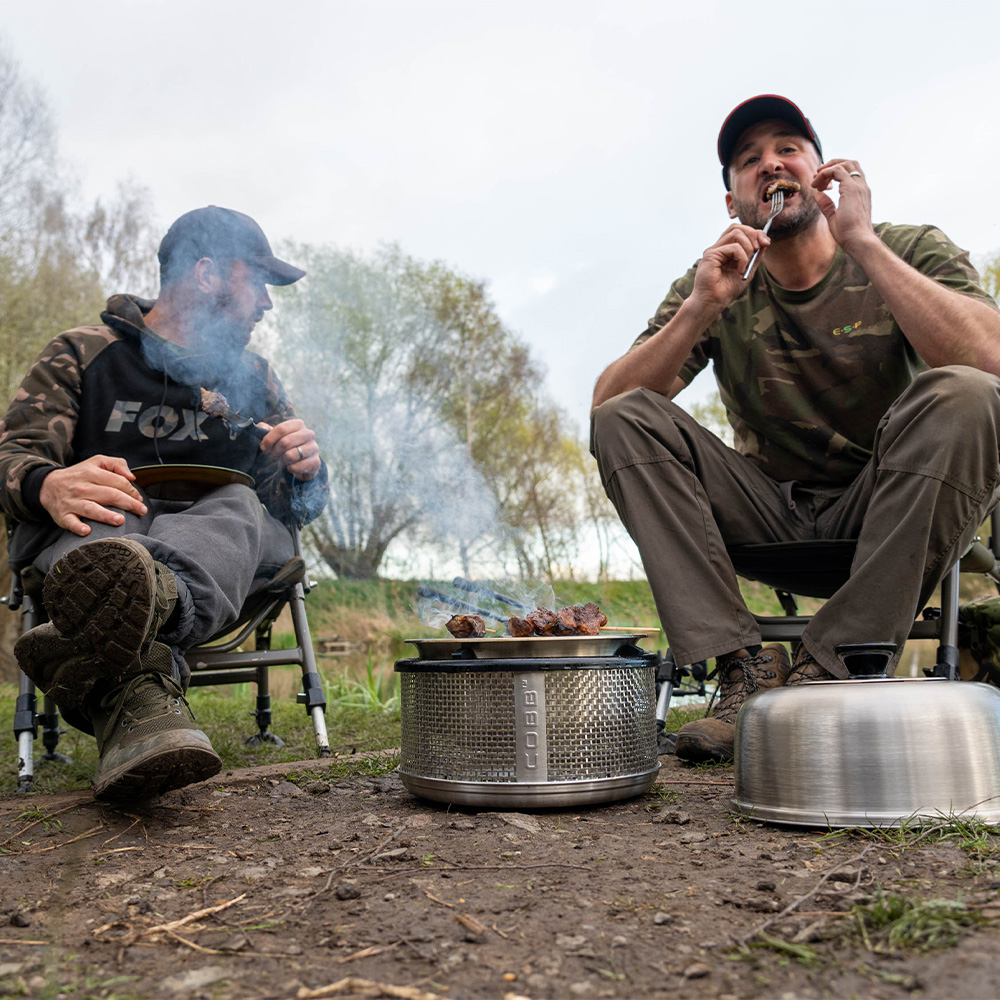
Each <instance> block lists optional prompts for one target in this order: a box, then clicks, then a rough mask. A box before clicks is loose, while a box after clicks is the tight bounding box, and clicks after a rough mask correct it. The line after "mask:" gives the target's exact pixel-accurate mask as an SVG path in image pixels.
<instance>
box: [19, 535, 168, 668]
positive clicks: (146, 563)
mask: <svg viewBox="0 0 1000 1000" xmlns="http://www.w3.org/2000/svg"><path fill="white" fill-rule="evenodd" d="M42 597H43V600H44V602H45V608H46V610H47V611H48V614H49V620H50V621H51V623H52V625H53V626H54V627H55V629H56V630H57V631H58V633H59V634H60V635H61V636H64V637H65V638H66V639H68V640H70V642H71V646H72V649H73V652H74V654H75V655H76V656H78V657H82V658H99V659H100V661H101V663H102V664H103V667H104V670H103V676H104V677H105V678H107V679H108V680H112V681H115V680H123V679H124V678H125V677H126V676H128V675H129V674H130V673H131V669H132V668H133V664H134V662H135V660H136V657H138V656H139V654H140V653H141V652H142V651H143V650H144V649H146V648H147V647H148V646H149V644H150V643H151V642H152V641H153V639H155V638H156V633H157V632H158V630H159V629H160V628H161V626H162V625H163V624H164V623H165V622H166V620H167V619H168V618H169V617H170V613H171V612H172V611H173V609H174V607H175V606H176V604H177V581H176V580H175V579H174V575H173V573H171V572H170V570H168V569H167V567H166V566H164V565H162V564H161V563H157V562H154V560H153V557H152V556H151V555H150V554H149V550H148V549H146V548H145V546H143V545H140V544H139V543H138V542H135V541H132V539H130V538H103V539H99V540H98V541H96V542H87V543H86V544H85V545H81V546H79V547H78V548H75V549H73V550H71V551H70V552H67V553H66V555H64V556H63V557H62V558H61V559H60V560H59V561H58V562H57V563H56V564H55V566H53V567H52V569H51V570H49V572H48V573H47V574H46V577H45V586H44V588H43V591H42ZM25 673H28V671H25ZM29 676H31V675H30V673H29Z"/></svg>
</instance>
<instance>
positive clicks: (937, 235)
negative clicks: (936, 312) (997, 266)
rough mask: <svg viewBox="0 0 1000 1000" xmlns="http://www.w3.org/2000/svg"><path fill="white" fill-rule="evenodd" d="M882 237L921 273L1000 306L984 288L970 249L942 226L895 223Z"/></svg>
mask: <svg viewBox="0 0 1000 1000" xmlns="http://www.w3.org/2000/svg"><path fill="white" fill-rule="evenodd" d="M882 238H883V240H884V242H885V243H886V244H887V245H888V246H889V248H890V249H891V250H893V251H895V253H897V254H898V255H899V256H900V257H902V259H903V260H905V261H906V262H907V263H908V264H909V265H910V266H911V267H914V268H916V269H917V270H918V271H919V272H920V273H921V274H925V275H926V276H927V277H928V278H933V279H934V280H935V281H938V282H940V283H941V284H942V285H946V286H947V287H948V288H952V289H954V290H955V291H956V292H961V294H963V295H969V296H971V297H972V298H975V299H980V300H981V301H983V302H986V303H988V304H989V305H990V306H992V308H994V309H1000V307H998V306H997V303H996V300H995V299H994V298H993V296H992V295H990V294H989V292H987V291H986V290H985V289H984V288H983V287H982V284H981V279H980V277H979V272H978V271H977V270H976V269H975V268H974V267H973V266H972V261H971V260H969V254H968V253H967V251H965V250H963V249H962V248H961V247H958V246H956V245H955V244H954V243H952V242H951V240H950V239H948V237H947V236H945V234H944V233H943V232H941V230H940V229H937V228H936V227H935V226H893V227H890V228H889V230H888V231H887V232H886V233H885V234H884V235H883V237H882ZM900 243H901V244H902V245H901V246H900V245H899V244H900ZM894 244H896V245H894Z"/></svg>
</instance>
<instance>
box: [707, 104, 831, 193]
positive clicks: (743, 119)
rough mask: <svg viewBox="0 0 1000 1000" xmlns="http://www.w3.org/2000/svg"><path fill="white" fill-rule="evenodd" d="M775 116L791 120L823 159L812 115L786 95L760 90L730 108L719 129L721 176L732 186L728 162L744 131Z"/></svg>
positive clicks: (727, 185) (778, 118) (782, 119)
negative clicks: (804, 112) (807, 113)
mask: <svg viewBox="0 0 1000 1000" xmlns="http://www.w3.org/2000/svg"><path fill="white" fill-rule="evenodd" d="M771 118H775V119H777V120H778V121H783V122H788V124H789V125H792V126H793V127H794V128H795V130H796V131H798V132H801V133H802V135H804V136H805V137H806V138H807V139H808V140H809V141H810V142H811V143H812V144H813V145H814V146H815V147H816V152H817V153H819V158H820V160H822V159H823V149H822V147H821V146H820V144H819V136H817V135H816V130H815V129H814V128H813V127H812V124H811V123H810V121H809V119H808V118H806V116H805V115H804V114H802V112H801V111H800V110H799V108H798V106H797V105H795V104H793V103H792V102H791V101H790V100H788V98H787V97H779V96H778V95H777V94H760V95H759V96H757V97H751V98H750V99H749V100H748V101H744V102H743V103H742V104H738V105H737V106H736V107H735V108H733V110H732V111H730V112H729V117H728V118H726V120H725V121H724V122H723V123H722V128H721V130H720V131H719V161H720V162H721V163H722V179H723V180H724V181H725V182H726V190H727V191H728V190H729V163H730V160H732V158H733V150H734V149H735V148H736V142H737V140H738V139H739V137H740V136H741V135H743V133H744V132H745V131H746V130H747V129H748V128H749V127H750V126H751V125H756V124H757V122H763V121H767V120H768V119H771Z"/></svg>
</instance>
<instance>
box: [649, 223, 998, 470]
mask: <svg viewBox="0 0 1000 1000" xmlns="http://www.w3.org/2000/svg"><path fill="white" fill-rule="evenodd" d="M875 230H876V232H877V233H878V235H879V237H880V239H881V240H882V242H883V243H885V245H886V246H888V247H889V248H890V249H891V250H892V251H893V252H894V253H895V254H896V255H897V256H899V257H901V258H902V259H903V260H904V261H906V262H907V263H908V264H910V265H912V266H913V267H914V268H916V269H917V270H918V271H920V272H921V273H922V274H925V275H927V276H928V277H930V278H933V279H934V280H935V281H939V282H941V284H943V285H947V286H948V287H949V288H953V289H955V290H956V291H959V292H962V293H963V294H966V295H971V296H973V297H975V298H978V299H981V300H983V301H984V302H987V303H989V304H990V305H991V306H993V307H994V308H997V305H996V303H995V302H994V301H993V299H992V298H990V296H989V295H988V294H987V293H986V292H985V291H984V290H983V289H982V288H981V287H980V285H979V275H978V274H977V273H976V270H975V268H973V266H972V265H971V263H970V262H969V257H968V254H967V253H966V252H965V251H964V250H960V249H959V248H958V247H956V246H955V245H954V244H953V243H952V242H951V241H950V240H949V239H948V238H947V237H946V236H945V235H944V233H942V232H941V231H940V230H939V229H935V228H934V227H933V226H894V225H890V224H888V223H880V224H879V225H877V226H876V227H875ZM696 266H697V265H695V267H696ZM694 274H695V268H694V267H692V268H691V270H690V271H688V272H687V274H685V275H684V276H683V277H682V278H680V279H678V280H677V281H675V282H674V284H673V285H672V286H671V288H670V292H669V294H668V295H667V297H666V299H664V300H663V303H662V304H661V305H660V308H659V309H658V310H657V311H656V315H655V316H654V317H653V318H652V319H651V320H650V321H649V326H648V328H647V329H646V330H645V331H643V333H642V334H640V335H639V337H638V339H637V340H636V341H635V344H633V345H632V346H633V348H634V347H635V346H637V345H638V344H640V343H642V342H643V341H644V340H646V339H648V338H649V337H650V336H652V335H653V334H654V333H655V332H656V331H657V330H659V329H660V328H661V327H662V326H663V325H664V324H665V323H667V322H668V321H669V320H670V319H671V318H672V317H673V316H674V314H675V313H676V312H677V310H678V309H679V308H680V306H681V303H682V302H683V301H684V299H686V298H687V297H688V296H689V295H690V294H691V292H692V290H693V288H694ZM709 361H711V362H712V363H713V365H714V367H715V377H716V380H717V381H718V384H719V394H720V396H721V397H722V402H723V403H724V405H725V407H726V410H727V412H728V415H729V422H730V423H731V424H732V426H733V430H734V432H735V441H736V448H737V450H738V451H740V452H742V453H743V454H744V455H746V456H747V457H748V458H750V459H751V460H753V461H754V462H756V463H757V464H758V465H759V466H760V467H761V468H762V469H763V470H764V471H765V472H766V473H767V474H768V475H769V476H771V477H772V478H773V479H775V480H777V481H779V482H784V481H787V480H798V481H799V482H802V483H815V484H824V483H845V482H849V481H851V480H852V479H854V478H855V477H856V476H857V475H858V473H859V472H860V471H861V469H862V467H863V466H864V465H865V464H866V463H867V462H868V460H869V459H870V458H871V454H872V443H873V440H874V435H875V430H876V428H877V427H878V423H879V421H880V420H881V418H882V416H883V415H884V414H885V412H886V410H888V408H889V406H890V405H891V403H892V402H893V400H895V399H896V398H897V397H898V396H899V395H900V393H901V392H902V391H903V390H904V389H905V388H906V387H907V386H908V385H909V384H910V382H911V381H912V380H913V377H914V376H915V375H916V374H917V373H918V372H920V371H922V370H923V369H925V368H926V367H927V366H926V365H925V364H924V362H923V360H922V359H921V358H920V357H919V356H918V355H917V353H916V352H915V351H914V350H913V348H912V347H911V346H910V343H909V341H907V339H906V337H905V336H904V334H903V331H902V330H900V328H899V326H898V325H897V324H896V322H895V320H894V319H893V317H892V315H891V314H890V313H889V310H888V307H887V306H886V304H885V303H884V302H883V301H882V298H881V296H880V295H879V294H878V292H876V291H875V289H874V288H872V286H871V284H870V283H869V281H868V277H867V275H866V274H865V273H864V271H863V270H862V269H861V267H860V266H859V265H858V264H856V263H855V262H854V261H853V260H852V259H851V258H850V257H848V256H847V255H846V254H845V253H844V252H843V251H842V250H841V249H840V248H839V247H838V248H837V252H836V255H835V257H834V260H833V264H832V266H831V267H830V270H829V271H828V272H827V274H826V276H825V277H824V278H823V279H822V280H821V281H820V282H819V283H817V284H816V285H814V286H813V287H812V288H809V289H806V290H805V291H790V290H788V289H786V288H782V287H781V286H780V285H778V284H777V283H775V281H774V280H773V279H772V278H771V277H770V276H769V275H768V274H767V272H766V270H765V269H764V268H763V267H759V268H758V269H757V272H756V273H755V274H754V276H753V278H752V279H751V280H750V281H749V282H748V284H747V289H746V291H744V292H743V293H742V294H741V295H740V297H739V298H738V299H736V300H735V301H734V302H733V303H732V304H731V305H730V306H729V308H728V309H726V310H725V311H724V312H723V314H722V316H721V317H720V318H719V319H718V320H716V322H714V323H713V324H712V325H711V326H710V327H709V328H708V329H707V330H706V331H705V332H704V333H703V334H702V336H701V338H700V339H699V340H698V342H697V343H696V344H695V346H694V349H693V350H692V352H691V355H690V356H689V357H688V359H687V361H686V362H685V364H684V366H683V368H682V369H681V372H680V377H681V379H682V380H683V381H684V382H685V383H690V382H691V380H692V379H693V378H694V377H695V375H697V374H698V372H699V371H701V370H702V369H703V368H704V367H705V366H706V365H707V364H708V363H709Z"/></svg>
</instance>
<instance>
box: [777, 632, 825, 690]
mask: <svg viewBox="0 0 1000 1000" xmlns="http://www.w3.org/2000/svg"><path fill="white" fill-rule="evenodd" d="M833 680H836V678H835V677H834V676H833V674H831V673H830V671H829V670H827V669H826V667H824V666H821V665H820V664H819V663H818V662H817V661H816V658H815V657H814V656H813V655H812V653H810V652H809V650H808V649H806V647H805V646H804V645H803V644H802V643H801V642H800V643H799V649H798V652H797V653H796V654H795V663H793V664H792V669H791V672H790V673H789V674H788V680H787V681H785V687H791V686H792V685H793V684H806V683H807V682H809V681H833Z"/></svg>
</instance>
